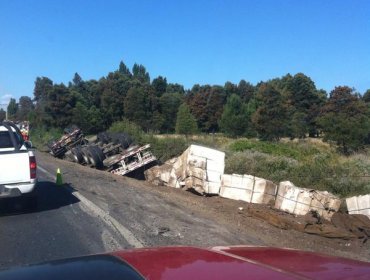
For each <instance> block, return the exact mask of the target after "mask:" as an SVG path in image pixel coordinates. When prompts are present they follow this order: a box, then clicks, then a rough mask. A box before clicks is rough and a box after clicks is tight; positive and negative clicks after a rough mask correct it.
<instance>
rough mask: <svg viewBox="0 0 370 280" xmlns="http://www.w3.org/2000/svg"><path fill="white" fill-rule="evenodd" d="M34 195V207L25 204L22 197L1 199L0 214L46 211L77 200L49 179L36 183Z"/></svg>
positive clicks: (77, 200)
mask: <svg viewBox="0 0 370 280" xmlns="http://www.w3.org/2000/svg"><path fill="white" fill-rule="evenodd" d="M66 187H67V188H68V187H70V186H68V185H67V186H66ZM36 197H37V207H36V208H30V207H29V206H27V202H26V199H24V198H22V197H17V198H7V199H1V200H0V216H8V215H17V214H24V213H31V212H42V211H48V210H53V209H58V208H61V207H63V206H67V205H70V204H74V203H78V202H79V199H78V198H76V197H75V196H73V195H72V194H71V192H69V191H68V190H66V188H65V187H62V186H57V185H56V184H55V183H54V182H49V181H41V182H39V183H38V184H37V187H36Z"/></svg>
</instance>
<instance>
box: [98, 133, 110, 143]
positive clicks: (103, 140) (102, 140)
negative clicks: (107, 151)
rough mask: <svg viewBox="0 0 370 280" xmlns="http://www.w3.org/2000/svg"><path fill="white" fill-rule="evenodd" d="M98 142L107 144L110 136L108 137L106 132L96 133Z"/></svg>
mask: <svg viewBox="0 0 370 280" xmlns="http://www.w3.org/2000/svg"><path fill="white" fill-rule="evenodd" d="M97 139H98V142H100V143H102V144H108V143H109V142H110V141H111V138H110V137H109V135H108V133H107V132H100V133H98V135H97Z"/></svg>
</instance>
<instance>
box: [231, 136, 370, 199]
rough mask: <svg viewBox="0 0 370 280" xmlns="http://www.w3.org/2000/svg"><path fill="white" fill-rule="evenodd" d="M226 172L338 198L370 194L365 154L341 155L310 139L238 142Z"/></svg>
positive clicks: (369, 160) (368, 171)
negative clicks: (287, 181) (290, 185)
mask: <svg viewBox="0 0 370 280" xmlns="http://www.w3.org/2000/svg"><path fill="white" fill-rule="evenodd" d="M226 155H227V156H226V163H225V166H226V167H225V172H226V173H238V174H251V175H254V176H258V177H262V178H265V179H269V180H271V181H274V182H275V183H278V182H280V181H285V180H289V181H291V182H293V183H294V184H295V185H296V186H298V187H305V188H312V189H317V190H323V191H325V190H326V191H329V192H331V193H334V194H336V195H339V196H341V197H345V196H350V195H359V194H366V193H370V177H369V176H370V159H369V154H368V152H366V151H364V152H363V153H357V154H353V155H351V156H348V157H346V156H343V155H341V154H339V153H337V152H336V150H335V148H333V147H330V146H328V145H322V144H320V143H317V141H316V142H312V141H310V140H309V139H306V140H300V141H290V142H287V141H284V142H278V143H271V142H260V141H258V140H237V141H235V142H234V143H232V144H231V145H230V146H229V150H228V151H227V153H226Z"/></svg>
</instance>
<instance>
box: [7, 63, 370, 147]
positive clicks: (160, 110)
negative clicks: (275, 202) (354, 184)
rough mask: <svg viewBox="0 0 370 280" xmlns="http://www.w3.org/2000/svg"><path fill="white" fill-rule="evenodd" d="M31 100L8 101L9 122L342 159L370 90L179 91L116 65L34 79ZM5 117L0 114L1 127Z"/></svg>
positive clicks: (363, 117)
mask: <svg viewBox="0 0 370 280" xmlns="http://www.w3.org/2000/svg"><path fill="white" fill-rule="evenodd" d="M33 95H34V96H33V99H32V98H30V97H28V96H22V97H21V98H20V99H19V101H18V102H16V100H15V99H12V100H11V101H10V103H9V105H8V109H7V110H8V117H9V119H12V120H25V119H29V120H30V122H31V123H32V125H33V126H34V127H39V128H43V129H50V128H64V127H66V126H68V125H70V124H76V125H78V126H79V127H81V128H82V129H83V131H84V132H85V133H86V134H90V133H97V132H99V131H102V130H106V129H108V128H109V127H110V126H111V125H112V124H113V123H114V122H117V121H121V120H129V121H131V122H134V123H136V124H137V125H139V126H140V127H141V128H142V129H143V130H144V131H148V132H149V131H151V132H154V133H175V132H176V133H179V134H195V133H198V132H203V133H218V132H222V133H224V134H226V135H228V136H231V137H239V136H245V137H258V138H259V139H261V140H271V141H277V140H279V139H280V138H282V137H289V138H291V139H293V138H304V137H308V136H309V137H319V136H320V137H323V138H324V140H327V141H333V142H334V143H336V144H338V146H339V147H340V148H341V150H342V151H343V152H344V153H349V152H351V151H354V150H358V149H361V148H362V147H364V146H365V145H367V144H369V142H370V134H369V131H370V89H369V90H367V91H366V92H365V93H363V94H362V95H361V94H360V93H358V92H356V91H355V90H354V89H353V88H351V87H349V86H337V87H335V88H334V89H333V90H332V91H331V92H330V93H327V92H325V91H324V90H321V89H317V88H316V86H315V83H314V82H313V81H312V79H311V78H310V77H308V76H306V75H305V74H303V73H297V74H295V75H291V74H287V75H285V76H283V77H281V78H275V79H272V80H268V81H261V82H259V83H258V84H256V85H252V84H251V83H249V82H247V81H245V80H241V81H240V82H239V83H238V84H234V83H231V82H226V83H225V84H224V85H223V86H220V85H198V84H196V85H194V86H193V87H192V88H191V89H188V90H185V89H184V87H183V86H182V85H180V84H174V83H169V82H167V79H166V78H165V77H162V76H158V77H156V78H154V79H152V80H151V78H150V75H149V73H148V72H147V70H146V68H145V67H144V66H143V65H139V64H135V65H134V66H133V67H132V70H131V71H130V69H129V68H128V67H127V66H126V65H125V64H124V63H123V62H121V63H120V64H119V68H118V69H117V70H116V71H114V72H110V73H108V75H107V76H106V77H102V78H100V79H99V80H87V81H85V80H83V79H82V78H81V76H80V75H79V74H78V73H75V75H74V77H73V79H72V81H71V82H69V83H68V85H64V84H55V83H54V82H53V81H52V80H51V79H49V78H47V77H37V78H36V81H35V88H34V92H33ZM4 117H5V112H4V110H0V119H1V118H4Z"/></svg>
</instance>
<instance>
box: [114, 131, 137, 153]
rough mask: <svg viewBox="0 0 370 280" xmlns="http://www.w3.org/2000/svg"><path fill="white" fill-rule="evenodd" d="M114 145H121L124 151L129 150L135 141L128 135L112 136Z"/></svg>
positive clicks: (118, 134)
mask: <svg viewBox="0 0 370 280" xmlns="http://www.w3.org/2000/svg"><path fill="white" fill-rule="evenodd" d="M112 140H113V143H114V144H120V145H121V147H122V149H124V150H125V149H127V148H128V147H130V145H131V144H132V143H133V140H132V138H131V136H130V135H128V134H127V133H124V132H123V133H117V134H114V135H113V136H112Z"/></svg>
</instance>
